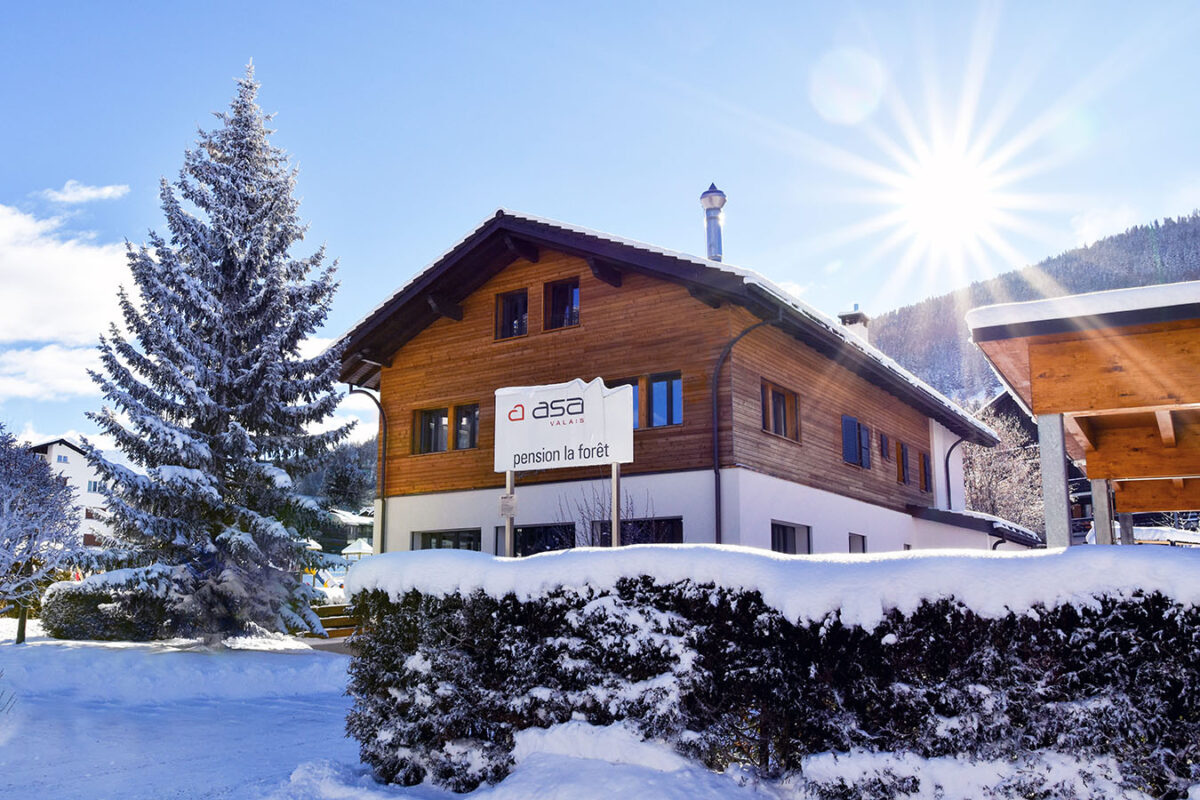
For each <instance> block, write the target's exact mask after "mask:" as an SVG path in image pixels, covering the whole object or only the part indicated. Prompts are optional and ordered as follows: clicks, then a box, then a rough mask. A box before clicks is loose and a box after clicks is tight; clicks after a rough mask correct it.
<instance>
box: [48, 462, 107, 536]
mask: <svg viewBox="0 0 1200 800" xmlns="http://www.w3.org/2000/svg"><path fill="white" fill-rule="evenodd" d="M29 449H30V450H31V451H33V452H35V453H37V454H39V455H40V456H41V457H42V458H44V459H46V461H47V462H48V463H49V464H50V466H51V467H53V468H54V469H55V470H56V471H57V472H58V473H59V474H60V475H63V476H65V477H66V479H67V482H68V483H69V484H70V485H71V486H72V487H73V488H74V489H75V502H76V503H77V504H78V506H79V532H80V534H81V535H82V536H83V543H84V544H85V545H97V544H99V543H100V539H99V538H98V537H99V535H104V534H107V533H108V532H109V530H110V529H109V526H108V523H107V522H106V520H107V518H108V513H107V512H106V511H105V508H104V495H102V494H100V477H99V476H98V475H97V474H96V473H95V471H94V470H93V469H92V467H91V465H90V464H88V462H87V458H85V457H84V453H83V450H82V448H80V447H79V445H77V444H75V443H73V442H71V441H70V440H69V439H52V440H51V441H48V442H43V443H41V444H37V445H33V446H32V447H30V448H29Z"/></svg>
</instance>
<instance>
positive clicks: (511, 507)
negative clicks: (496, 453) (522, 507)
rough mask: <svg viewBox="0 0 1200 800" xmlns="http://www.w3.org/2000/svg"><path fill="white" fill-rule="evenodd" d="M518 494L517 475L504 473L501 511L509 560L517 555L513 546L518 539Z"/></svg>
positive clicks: (505, 548)
mask: <svg viewBox="0 0 1200 800" xmlns="http://www.w3.org/2000/svg"><path fill="white" fill-rule="evenodd" d="M516 494H517V491H516V473H515V472H513V471H512V470H511V469H510V470H508V471H506V472H505V473H504V497H503V498H501V500H500V511H501V513H503V514H504V555H506V556H508V557H509V558H512V557H513V556H515V555H516V554H517V551H516V549H515V548H514V546H513V545H514V544H515V541H514V539H515V538H516V537H515V536H514V534H513V518H514V517H515V516H516V514H517V509H516V505H517V503H516V500H517V497H516ZM506 500H507V503H505V501H506Z"/></svg>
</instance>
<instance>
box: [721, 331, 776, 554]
mask: <svg viewBox="0 0 1200 800" xmlns="http://www.w3.org/2000/svg"><path fill="white" fill-rule="evenodd" d="M772 322H776V320H773V319H764V320H762V321H761V322H756V323H754V324H753V325H751V326H750V327H748V328H746V329H745V330H744V331H742V332H741V333H739V334H738V335H737V336H735V337H733V338H732V339H730V340H729V342H728V343H727V344H726V345H725V349H724V350H722V351H721V355H720V356H718V357H717V363H716V366H714V367H713V374H712V463H713V513H714V515H715V516H714V517H713V525H714V528H713V530H714V532H715V534H716V535H715V537H714V541H715V542H716V544H721V432H720V423H721V414H720V406H719V404H718V399H717V394H718V392H719V390H720V387H721V367H723V366H725V360H726V359H727V358H729V354H730V352H732V351H733V346H734V345H735V344H737V343H738V342H740V341H741V340H742V337H743V336H745V335H746V334H748V333H750V331H752V330H754V329H756V328H761V327H762V326H763V325H770V324H771V323H772Z"/></svg>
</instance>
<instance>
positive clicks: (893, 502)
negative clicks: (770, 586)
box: [730, 309, 934, 510]
mask: <svg viewBox="0 0 1200 800" xmlns="http://www.w3.org/2000/svg"><path fill="white" fill-rule="evenodd" d="M734 313H735V317H736V318H737V322H736V324H735V328H736V329H737V330H739V331H740V330H741V329H742V328H744V327H745V326H747V325H749V324H751V323H752V322H753V321H754V317H753V316H752V315H751V314H750V313H749V312H747V311H745V310H743V309H737V310H736V312H734ZM730 360H731V362H732V366H733V369H732V379H733V391H734V404H733V421H734V429H735V430H734V439H733V448H732V452H733V462H731V463H737V464H740V465H743V466H746V467H750V468H751V469H754V470H756V471H758V472H764V473H766V474H768V475H774V476H775V477H778V478H783V479H785V480H790V481H796V482H798V483H803V484H805V485H808V486H814V487H816V488H818V489H826V490H828V491H831V492H836V493H837V494H842V495H846V496H848V497H854V498H856V499H859V500H865V501H866V502H869V503H875V504H877V505H882V506H886V507H888V508H893V509H896V510H904V507H905V506H906V505H908V504H915V505H923V506H931V505H933V503H934V497H933V494H932V493H931V492H922V491H921V490H920V456H919V453H922V452H924V453H928V452H930V442H929V419H928V417H926V416H925V415H923V414H922V413H921V412H919V411H917V410H916V409H914V408H912V407H911V406H909V405H907V404H905V403H904V402H903V401H901V400H900V399H899V398H897V397H895V396H894V395H891V394H889V393H887V392H885V391H884V390H882V389H880V388H879V387H877V386H875V385H873V384H871V383H869V382H867V381H866V380H864V379H862V378H860V377H859V376H857V375H855V374H854V373H852V372H850V371H849V370H848V369H846V368H844V367H842V366H840V365H838V364H836V363H835V362H833V361H830V360H829V359H828V358H826V357H825V356H823V355H821V354H819V353H817V352H816V351H815V350H813V349H812V348H810V347H808V346H807V345H805V344H803V343H801V342H799V341H797V340H796V339H794V338H792V337H791V336H788V335H787V334H785V333H783V332H782V331H780V330H779V329H777V328H774V327H769V326H767V327H763V328H760V329H759V330H756V331H754V332H752V333H750V334H748V335H747V336H746V338H745V339H743V340H742V341H740V342H738V344H737V346H735V347H734V349H733V355H732V357H731V359H730ZM764 378H765V379H767V380H768V381H771V382H772V383H775V384H778V385H779V386H781V387H783V388H785V389H788V390H790V391H793V392H795V393H796V394H797V396H798V397H799V404H800V441H799V442H793V441H789V440H787V439H784V438H782V437H780V436H776V435H774V434H771V433H768V432H766V431H764V430H763V429H762V402H761V385H762V380H763V379H764ZM843 414H849V415H850V416H853V417H857V418H858V420H859V421H860V422H862V423H863V424H865V425H868V426H869V427H870V428H871V468H870V469H863V468H862V467H858V466H855V465H853V464H847V463H846V462H845V461H844V460H843V459H842V415H843ZM880 433H884V434H887V436H888V437H889V438H890V439H891V441H892V449H893V453H892V454H891V458H892V460H890V461H885V460H884V459H883V458H882V457H881V454H880V447H879V434H880ZM896 442H903V443H905V444H907V445H908V446H909V475H910V481H911V482H910V483H909V484H907V485H905V484H902V483H899V482H898V481H897V480H896V462H895V458H896V456H895V453H894V449H895V443H896Z"/></svg>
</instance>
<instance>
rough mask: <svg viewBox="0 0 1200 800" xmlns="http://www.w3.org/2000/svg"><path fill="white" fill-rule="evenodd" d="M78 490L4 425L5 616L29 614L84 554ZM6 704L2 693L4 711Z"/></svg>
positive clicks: (0, 555) (1, 578) (0, 570)
mask: <svg viewBox="0 0 1200 800" xmlns="http://www.w3.org/2000/svg"><path fill="white" fill-rule="evenodd" d="M78 528H79V509H78V508H76V506H75V492H74V490H73V489H71V487H70V486H69V485H68V484H67V481H66V479H65V478H63V477H62V476H61V475H57V474H55V472H54V470H53V469H51V467H50V464H48V463H47V462H46V460H45V459H43V458H42V457H41V456H40V455H38V454H37V453H34V452H31V451H30V450H29V449H28V448H27V447H25V446H24V445H22V444H20V443H19V442H17V440H16V439H15V438H13V436H12V434H10V433H9V432H8V431H6V430H5V429H4V426H3V425H0V614H4V613H7V612H8V611H10V610H12V608H13V607H17V608H18V609H19V613H20V615H21V616H20V618H21V623H20V627H19V630H18V634H17V644H20V643H21V642H22V641H24V628H25V625H24V621H25V612H26V611H27V609H28V607H29V605H30V604H31V603H33V602H34V601H35V600H36V598H37V597H38V595H39V594H41V591H42V589H43V588H44V587H45V586H46V585H47V584H49V583H50V582H51V581H52V580H54V575H55V573H57V572H58V571H60V570H63V569H66V568H68V567H69V566H70V564H71V562H72V560H73V559H75V558H76V557H77V556H79V550H80V547H81V546H82V545H81V540H80V536H79V531H78ZM3 706H4V699H3V696H2V695H0V709H2V708H3Z"/></svg>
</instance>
